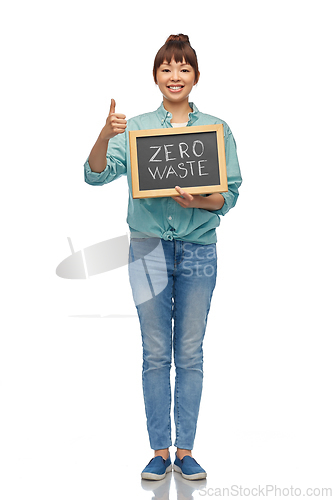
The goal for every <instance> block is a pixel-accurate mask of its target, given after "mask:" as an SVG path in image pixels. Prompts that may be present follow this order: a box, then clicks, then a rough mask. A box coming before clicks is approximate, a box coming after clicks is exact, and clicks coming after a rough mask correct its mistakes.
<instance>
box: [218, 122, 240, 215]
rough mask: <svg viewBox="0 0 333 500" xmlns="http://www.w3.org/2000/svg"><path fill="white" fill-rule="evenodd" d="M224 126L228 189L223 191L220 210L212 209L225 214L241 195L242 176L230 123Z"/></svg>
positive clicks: (219, 213)
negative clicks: (239, 189) (222, 202)
mask: <svg viewBox="0 0 333 500" xmlns="http://www.w3.org/2000/svg"><path fill="white" fill-rule="evenodd" d="M224 127H225V137H224V146H225V159H226V165H227V177H228V191H226V192H224V193H221V195H222V196H223V197H224V204H223V206H222V208H220V209H219V210H211V212H213V213H215V214H217V215H225V214H226V213H227V212H229V210H230V209H231V208H233V207H234V206H235V205H236V202H237V198H238V195H239V192H238V188H239V187H240V185H241V184H242V177H241V173H240V168H239V163H238V157H237V147H236V142H235V139H234V137H233V135H232V132H231V130H230V128H229V127H228V125H227V124H225V125H224Z"/></svg>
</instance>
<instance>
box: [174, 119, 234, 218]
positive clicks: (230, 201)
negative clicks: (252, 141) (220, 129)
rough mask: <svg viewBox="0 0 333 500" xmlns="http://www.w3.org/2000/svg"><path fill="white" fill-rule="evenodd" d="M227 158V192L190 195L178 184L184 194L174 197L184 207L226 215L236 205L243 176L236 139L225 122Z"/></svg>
mask: <svg viewBox="0 0 333 500" xmlns="http://www.w3.org/2000/svg"><path fill="white" fill-rule="evenodd" d="M225 125H226V126H225V138H224V144H225V158H226V164H227V177H228V191H227V192H225V193H213V194H211V195H208V196H201V195H190V194H189V193H186V192H185V191H184V190H182V189H181V188H180V187H179V186H176V188H175V189H176V190H177V191H178V193H179V194H180V195H181V196H183V198H182V197H181V196H172V198H173V199H174V200H175V201H176V202H177V203H178V204H179V205H181V206H182V207H184V208H188V207H190V208H203V209H205V210H209V211H210V212H213V213H215V214H216V215H225V214H226V213H227V212H228V211H229V210H230V209H231V208H232V207H234V206H235V205H236V201H237V198H238V188H239V187H240V185H241V184H242V177H241V173H240V169H239V164H238V158H237V150H236V143H235V139H234V137H233V135H232V133H231V130H230V129H229V127H228V125H227V124H225Z"/></svg>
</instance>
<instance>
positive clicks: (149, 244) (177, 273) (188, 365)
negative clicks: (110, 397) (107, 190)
mask: <svg viewBox="0 0 333 500" xmlns="http://www.w3.org/2000/svg"><path fill="white" fill-rule="evenodd" d="M216 265H217V257H216V244H215V243H213V244H210V245H198V244H194V243H188V242H183V241H179V240H171V241H164V240H162V239H159V238H146V239H138V238H132V239H131V244H130V252H129V266H128V269H129V278H130V284H131V287H132V293H133V298H134V302H135V304H136V308H137V312H138V317H139V321H140V327H141V335H142V347H143V366H142V385H143V396H144V403H145V410H146V417H147V429H148V434H149V440H150V446H151V448H152V449H153V450H159V449H163V448H168V447H169V446H171V444H172V440H171V418H170V412H171V385H170V368H171V362H172V348H173V357H174V363H175V369H176V380H175V392H174V419H175V429H176V439H175V443H174V445H175V446H177V447H178V448H183V449H187V450H192V449H193V443H194V438H195V433H196V427H197V419H198V414H199V406H200V399H201V392H202V381H203V351H202V343H203V339H204V335H205V330H206V323H207V316H208V312H209V308H210V302H211V298H212V294H213V290H214V287H215V282H216ZM172 322H173V325H172ZM172 326H173V327H172Z"/></svg>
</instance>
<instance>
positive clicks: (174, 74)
mask: <svg viewBox="0 0 333 500" xmlns="http://www.w3.org/2000/svg"><path fill="white" fill-rule="evenodd" d="M171 80H172V81H173V82H178V81H179V80H180V78H179V73H178V71H174V72H173V73H172V75H171Z"/></svg>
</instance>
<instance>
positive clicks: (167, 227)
mask: <svg viewBox="0 0 333 500" xmlns="http://www.w3.org/2000/svg"><path fill="white" fill-rule="evenodd" d="M189 104H190V107H191V109H192V110H193V112H192V113H190V114H189V121H188V125H187V126H189V127H191V126H193V125H196V126H197V125H212V124H216V123H222V124H223V129H224V143H225V155H226V164H227V177H228V191H227V192H225V193H221V194H222V195H223V197H224V199H225V202H224V205H223V207H222V208H221V209H220V210H205V209H201V208H184V207H181V206H180V205H179V204H178V203H177V202H176V201H175V200H173V199H172V198H171V197H160V198H143V199H133V197H132V179H131V164H130V150H129V138H128V132H129V130H147V129H157V128H167V127H172V125H171V119H172V115H171V113H169V112H168V111H166V110H165V108H164V106H163V103H162V104H161V106H160V107H159V108H158V109H157V110H156V111H153V112H151V113H145V114H143V115H139V116H136V117H134V118H130V119H129V120H128V121H127V128H126V131H125V133H123V134H119V135H117V136H115V137H113V138H112V139H110V140H109V144H108V150H107V155H106V157H107V165H106V168H105V170H103V172H100V173H97V172H92V171H91V168H90V165H89V161H88V160H87V161H86V162H85V164H84V175H85V182H87V183H88V184H91V185H93V186H101V185H103V184H107V183H108V182H111V181H114V180H115V179H117V178H118V177H120V176H121V175H127V181H128V187H129V199H128V214H127V223H128V225H129V228H130V231H131V236H135V237H145V236H156V237H159V238H163V239H164V240H172V239H176V240H182V241H189V242H191V243H199V244H201V245H208V244H211V243H215V242H216V241H217V238H216V228H217V227H218V226H219V225H220V217H219V215H225V214H226V213H227V212H228V211H229V210H230V209H231V208H232V207H234V206H235V204H236V201H237V198H238V188H239V186H240V185H241V183H242V178H241V173H240V169H239V164H238V158H237V152H236V143H235V140H234V138H233V135H232V133H231V130H230V128H229V127H228V125H227V124H226V123H225V122H224V121H223V120H220V119H219V118H216V117H214V116H210V115H207V114H204V113H201V112H200V111H199V110H198V109H197V107H196V106H195V105H194V104H193V103H189Z"/></svg>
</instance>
